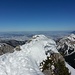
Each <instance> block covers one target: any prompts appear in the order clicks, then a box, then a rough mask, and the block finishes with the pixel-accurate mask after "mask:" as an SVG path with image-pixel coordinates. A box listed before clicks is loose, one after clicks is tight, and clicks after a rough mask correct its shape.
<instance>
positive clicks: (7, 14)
mask: <svg viewBox="0 0 75 75" xmlns="http://www.w3.org/2000/svg"><path fill="white" fill-rule="evenodd" d="M67 30H75V0H0V31H67Z"/></svg>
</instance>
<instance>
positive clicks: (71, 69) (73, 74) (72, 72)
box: [66, 63, 75, 75]
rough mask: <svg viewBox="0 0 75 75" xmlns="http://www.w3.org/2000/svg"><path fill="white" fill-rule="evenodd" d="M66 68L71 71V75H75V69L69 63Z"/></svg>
mask: <svg viewBox="0 0 75 75" xmlns="http://www.w3.org/2000/svg"><path fill="white" fill-rule="evenodd" d="M66 67H67V68H68V69H69V72H71V75H75V69H74V68H73V67H71V66H70V65H69V64H68V63H66Z"/></svg>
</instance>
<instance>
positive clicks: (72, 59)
mask: <svg viewBox="0 0 75 75" xmlns="http://www.w3.org/2000/svg"><path fill="white" fill-rule="evenodd" d="M57 49H58V51H59V52H60V53H61V54H62V55H63V56H64V58H65V60H66V61H67V62H68V63H69V64H70V65H71V66H72V67H74V68H75V65H74V64H75V34H71V35H69V36H66V37H64V38H62V39H59V40H58V41H57Z"/></svg>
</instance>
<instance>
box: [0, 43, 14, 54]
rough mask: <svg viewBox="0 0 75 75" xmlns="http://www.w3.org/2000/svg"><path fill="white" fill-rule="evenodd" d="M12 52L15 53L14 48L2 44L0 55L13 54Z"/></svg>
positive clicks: (0, 44)
mask: <svg viewBox="0 0 75 75" xmlns="http://www.w3.org/2000/svg"><path fill="white" fill-rule="evenodd" d="M12 52H14V47H12V46H10V45H8V44H6V43H0V55H2V54H5V53H12Z"/></svg>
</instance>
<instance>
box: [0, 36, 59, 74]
mask: <svg viewBox="0 0 75 75" xmlns="http://www.w3.org/2000/svg"><path fill="white" fill-rule="evenodd" d="M20 48H21V51H15V52H14V53H10V54H9V53H7V54H4V55H2V56H0V75H43V73H42V72H41V71H40V69H39V64H40V62H42V61H43V60H44V59H46V54H45V52H46V51H49V50H52V51H53V52H55V53H58V51H57V49H56V43H55V42H54V41H53V40H51V39H48V38H47V37H46V36H44V35H35V36H33V37H32V39H30V41H29V42H27V43H26V44H25V45H23V46H21V47H20Z"/></svg>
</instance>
